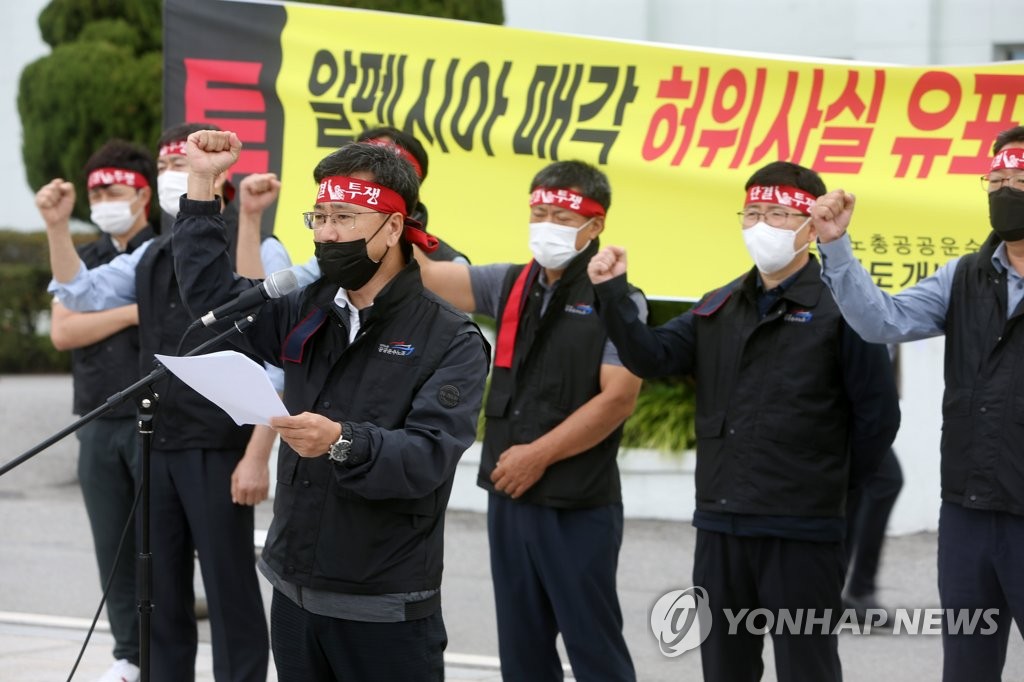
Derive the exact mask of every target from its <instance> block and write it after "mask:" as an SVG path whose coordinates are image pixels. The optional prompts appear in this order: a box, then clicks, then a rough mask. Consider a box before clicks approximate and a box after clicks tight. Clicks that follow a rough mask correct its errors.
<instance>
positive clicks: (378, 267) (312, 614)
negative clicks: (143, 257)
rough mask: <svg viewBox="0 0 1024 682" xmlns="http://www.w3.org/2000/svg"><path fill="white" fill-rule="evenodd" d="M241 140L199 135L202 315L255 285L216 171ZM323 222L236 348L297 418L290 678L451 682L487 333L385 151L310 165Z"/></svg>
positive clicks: (277, 646) (288, 487) (287, 569)
mask: <svg viewBox="0 0 1024 682" xmlns="http://www.w3.org/2000/svg"><path fill="white" fill-rule="evenodd" d="M240 150H241V143H240V142H239V140H238V137H237V136H236V135H235V134H234V133H224V132H218V131H205V132H198V133H193V134H192V135H190V136H189V140H188V156H189V167H190V171H189V180H188V194H187V196H186V197H183V198H182V200H181V212H180V213H179V215H178V220H177V222H176V224H175V227H174V253H175V267H176V270H177V273H178V281H179V282H180V284H181V291H182V295H183V297H184V299H185V301H186V302H187V303H188V305H189V307H190V308H191V310H193V311H194V312H195V313H199V312H200V311H205V310H210V309H213V308H216V307H217V306H218V305H220V304H222V303H224V302H225V301H227V300H230V299H231V298H232V297H234V296H235V295H237V294H239V293H240V292H241V291H244V290H246V289H247V288H250V287H252V286H253V284H254V282H253V281H251V280H245V279H241V278H237V277H235V276H233V275H232V271H231V270H232V268H231V264H230V262H229V259H228V256H227V252H226V246H227V242H226V238H225V234H224V224H223V220H222V219H221V216H220V210H219V201H218V198H217V197H216V196H215V193H214V187H213V180H214V178H215V177H216V176H217V175H218V174H219V173H220V172H222V171H223V169H225V168H227V167H228V166H229V165H230V164H231V163H233V162H234V160H235V159H236V158H237V157H238V154H239V152H240ZM314 177H315V179H316V180H317V182H318V183H319V189H318V192H317V196H316V200H315V201H314V202H311V204H312V209H313V210H312V211H310V212H308V213H305V214H304V216H303V217H304V219H305V222H306V225H307V227H309V228H310V229H311V230H312V234H313V240H314V242H315V251H316V256H317V259H318V261H319V266H320V270H321V272H322V273H323V276H322V277H321V278H320V279H319V280H317V281H316V282H314V283H313V284H311V285H310V286H308V287H306V288H305V289H303V290H302V291H296V292H293V293H292V294H291V295H289V296H286V297H282V298H277V299H275V300H272V301H270V302H269V304H268V305H267V306H265V307H264V308H263V310H262V311H261V313H260V315H259V317H258V319H257V321H256V324H255V325H254V326H253V328H252V329H250V330H249V331H248V332H247V333H246V334H245V335H244V336H238V337H235V339H234V340H235V342H236V343H238V344H239V345H240V346H242V347H244V348H246V349H248V350H250V351H252V352H254V353H255V354H256V355H257V356H259V357H261V358H263V359H264V360H267V361H273V360H281V361H283V367H284V371H285V391H284V402H285V406H286V407H287V408H288V411H289V413H290V414H292V415H294V416H290V417H277V418H274V419H273V420H271V426H273V427H274V429H275V430H276V431H277V432H278V433H279V435H280V436H281V440H282V441H283V442H282V446H281V450H280V453H279V457H278V471H277V491H276V495H275V499H274V520H273V522H272V523H271V526H270V531H269V534H268V537H267V544H266V546H265V548H264V551H263V556H262V557H261V559H260V562H259V567H260V570H261V571H262V573H263V574H264V576H265V577H266V578H267V579H268V580H269V581H270V582H271V584H272V585H273V586H274V598H273V604H272V607H271V632H272V641H273V650H274V662H275V665H276V666H277V672H278V677H279V678H280V679H281V680H355V681H357V682H358V681H360V680H366V681H367V682H369V681H375V680H403V681H406V680H407V681H410V682H416V681H418V680H423V681H427V680H442V679H444V658H443V653H444V648H445V645H446V643H447V636H446V634H445V628H444V621H443V618H442V615H441V598H440V587H441V571H442V565H443V550H444V513H445V509H446V507H447V504H448V498H449V496H450V494H451V489H452V484H453V481H454V477H455V468H456V465H457V463H458V460H459V458H460V457H461V456H462V453H463V452H464V451H465V450H466V448H467V447H469V445H470V444H472V442H473V439H474V436H475V433H476V419H477V414H478V413H479V409H480V401H481V399H482V396H483V389H484V382H485V379H486V375H487V354H488V350H487V344H486V342H485V341H484V339H483V336H482V335H481V334H480V332H479V330H478V329H477V328H476V325H474V324H473V323H472V322H471V321H470V320H468V319H467V318H466V317H465V316H464V315H462V314H461V313H460V312H458V311H457V310H455V309H454V308H452V307H451V306H450V305H448V304H447V303H446V302H444V301H442V300H440V299H439V298H438V297H437V296H435V295H433V294H431V293H430V292H429V291H427V290H425V289H424V288H423V284H422V282H421V280H420V273H419V267H418V266H417V264H416V262H415V261H414V260H413V259H412V243H413V242H415V243H418V244H420V245H422V246H424V247H425V248H432V247H434V246H436V240H433V239H432V238H431V237H429V236H428V235H427V234H426V233H425V232H423V231H422V230H420V229H418V226H417V224H416V223H415V222H414V221H410V220H409V218H408V215H409V207H410V206H415V204H416V196H417V191H418V188H419V183H418V181H417V179H416V175H415V173H414V172H413V168H412V166H411V165H410V164H409V163H408V161H406V160H404V159H403V158H402V157H400V156H398V155H396V154H394V153H393V152H392V151H390V150H388V149H385V148H383V147H379V146H374V145H370V144H350V145H347V146H345V147H342V148H341V149H340V150H338V151H336V152H334V153H333V154H330V155H329V156H327V157H326V158H324V159H323V160H322V161H321V162H320V163H319V164H318V165H317V167H316V169H315V170H314Z"/></svg>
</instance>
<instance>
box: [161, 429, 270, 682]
mask: <svg viewBox="0 0 1024 682" xmlns="http://www.w3.org/2000/svg"><path fill="white" fill-rule="evenodd" d="M241 455H242V453H241V452H239V451H236V450H157V449H153V450H152V456H151V460H152V465H151V469H152V481H151V485H150V494H151V511H150V535H151V548H152V552H153V619H152V630H153V634H152V665H151V671H152V675H151V677H150V679H151V681H152V682H164V681H166V682H191V680H194V679H195V662H196V646H197V641H198V635H197V632H196V617H195V593H194V591H193V589H192V580H193V574H194V571H195V553H196V552H198V554H199V567H200V570H201V571H202V575H203V586H204V587H205V589H206V601H207V604H208V605H209V609H210V634H211V639H212V645H213V674H214V677H215V679H216V680H217V682H229V681H231V682H264V681H265V680H266V677H267V664H268V662H269V658H270V642H269V638H268V636H267V623H266V616H265V614H264V611H263V598H262V597H261V595H260V588H259V583H258V582H257V579H256V562H255V553H254V550H253V535H252V533H253V508H252V507H247V506H244V505H239V504H234V503H232V501H231V474H232V472H233V471H234V469H235V466H236V465H237V464H238V461H239V459H241Z"/></svg>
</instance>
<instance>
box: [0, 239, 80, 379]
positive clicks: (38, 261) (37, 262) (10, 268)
mask: <svg viewBox="0 0 1024 682" xmlns="http://www.w3.org/2000/svg"><path fill="white" fill-rule="evenodd" d="M92 238H93V237H92V236H90V235H84V236H81V237H76V241H83V240H84V241H88V240H90V239H92ZM49 281H50V261H49V254H48V251H47V248H46V234H45V233H44V232H18V231H15V230H0V374H38V373H54V372H67V371H69V370H70V369H71V355H70V353H67V352H61V351H58V350H56V349H55V348H54V347H53V344H52V343H51V342H50V336H49V328H50V295H49V294H48V293H46V285H47V284H48V283H49Z"/></svg>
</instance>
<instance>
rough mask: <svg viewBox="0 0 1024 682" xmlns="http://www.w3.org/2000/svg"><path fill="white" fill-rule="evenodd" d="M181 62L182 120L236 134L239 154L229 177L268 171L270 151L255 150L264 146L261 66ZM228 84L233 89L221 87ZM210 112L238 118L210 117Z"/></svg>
mask: <svg viewBox="0 0 1024 682" xmlns="http://www.w3.org/2000/svg"><path fill="white" fill-rule="evenodd" d="M184 62H185V120H186V121H205V122H207V123H212V124H214V125H216V126H219V127H220V128H221V129H222V130H232V131H234V132H235V133H236V134H237V135H238V139H240V140H241V141H242V153H241V154H240V155H239V157H238V161H237V162H236V163H235V165H234V166H232V167H231V172H232V174H234V175H247V174H249V173H266V172H267V171H268V170H269V169H270V152H269V151H267V150H266V149H259V147H260V146H266V143H267V119H266V101H265V100H264V98H263V93H262V92H261V91H260V85H259V83H260V70H261V69H262V68H263V65H262V64H261V63H259V62H237V61H226V60H219V59H185V60H184ZM228 85H230V86H235V87H225V86H228ZM213 112H216V113H217V114H222V113H236V114H240V116H238V117H231V116H227V115H211V114H213ZM258 114H262V115H263V116H262V117H260V116H257V115H258Z"/></svg>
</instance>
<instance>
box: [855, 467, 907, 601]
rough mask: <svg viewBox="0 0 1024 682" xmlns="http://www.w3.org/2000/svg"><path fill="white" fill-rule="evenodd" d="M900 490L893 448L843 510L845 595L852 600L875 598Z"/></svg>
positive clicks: (900, 472)
mask: <svg viewBox="0 0 1024 682" xmlns="http://www.w3.org/2000/svg"><path fill="white" fill-rule="evenodd" d="M901 488H903V471H902V470H901V469H900V463H899V461H898V460H897V459H896V453H895V452H894V451H893V449H892V448H889V451H888V452H887V453H886V454H885V457H883V458H882V462H881V464H879V465H878V470H877V471H875V473H873V474H872V475H871V476H869V477H868V478H867V480H865V481H864V483H863V484H861V486H860V487H859V488H858V489H857V490H856V491H853V493H852V494H851V495H850V497H849V500H848V503H847V506H846V521H847V525H846V549H847V551H846V565H847V566H848V567H849V570H850V572H849V574H848V575H847V578H846V591H847V593H848V594H849V595H850V596H852V597H863V596H865V595H869V594H874V592H875V588H876V586H875V578H876V577H877V575H878V563H879V561H880V559H881V557H882V545H883V543H884V542H885V529H886V526H888V525H889V515H890V514H891V513H892V508H893V505H895V504H896V498H897V497H899V494H900V489H901Z"/></svg>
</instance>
